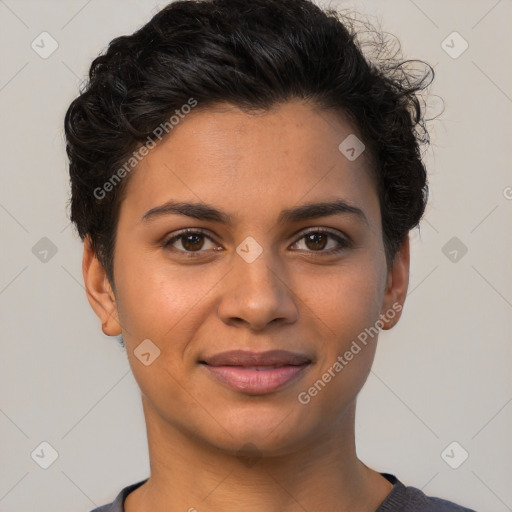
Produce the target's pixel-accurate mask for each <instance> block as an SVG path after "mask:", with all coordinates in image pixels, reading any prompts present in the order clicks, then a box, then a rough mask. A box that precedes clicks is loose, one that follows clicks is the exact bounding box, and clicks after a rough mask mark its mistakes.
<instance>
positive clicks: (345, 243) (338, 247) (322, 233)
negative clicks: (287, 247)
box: [294, 228, 350, 254]
mask: <svg viewBox="0 0 512 512" xmlns="http://www.w3.org/2000/svg"><path fill="white" fill-rule="evenodd" d="M329 238H330V239H332V240H334V241H335V243H334V247H331V248H330V249H329V250H324V249H325V248H326V247H327V245H328V239H329ZM302 240H304V243H305V246H306V250H309V251H311V252H321V253H326V254H337V253H339V252H341V251H343V250H345V249H348V248H349V247H350V242H349V240H348V239H347V238H345V237H343V236H341V235H339V234H337V233H333V232H332V231H330V230H326V229H325V228H315V229H312V230H310V231H308V232H306V233H303V235H302V237H301V238H300V239H299V240H298V241H297V242H295V244H294V245H298V244H299V243H300V242H301V241H302Z"/></svg>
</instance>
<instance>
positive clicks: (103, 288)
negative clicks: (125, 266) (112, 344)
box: [82, 236, 122, 336]
mask: <svg viewBox="0 0 512 512" xmlns="http://www.w3.org/2000/svg"><path fill="white" fill-rule="evenodd" d="M82 273H83V278H84V285H85V291H86V294H87V300H88V301H89V304H90V305H91V307H92V309H93V310H94V312H95V313H96V315H97V316H98V318H99V319H100V322H101V328H102V330H103V332H104V333H105V334H106V335H107V336H118V335H119V334H121V333H122V329H121V325H120V323H119V315H118V311H117V303H116V300H115V296H114V292H113V290H112V287H111V286H110V283H109V281H108V278H107V275H106V272H105V269H104V268H103V265H102V264H101V263H100V261H99V260H98V257H97V255H96V253H95V252H94V250H93V249H92V247H91V241H90V237H89V236H86V237H85V239H84V253H83V259H82Z"/></svg>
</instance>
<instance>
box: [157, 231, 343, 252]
mask: <svg viewBox="0 0 512 512" xmlns="http://www.w3.org/2000/svg"><path fill="white" fill-rule="evenodd" d="M317 233H319V234H325V235H328V236H329V237H331V238H333V239H334V240H335V241H336V242H338V244H339V245H340V247H338V248H337V249H330V250H328V251H325V250H318V251H308V252H312V253H320V254H322V253H323V254H328V255H334V254H338V253H340V252H342V251H344V250H346V249H348V248H350V246H351V243H350V241H349V240H348V239H347V238H345V237H342V236H340V235H338V234H337V233H333V232H332V231H330V230H328V229H326V228H314V229H310V230H309V231H306V232H303V233H302V234H301V236H300V238H299V239H298V240H297V241H296V242H295V243H294V244H293V245H295V244H297V243H298V242H299V241H300V240H302V239H304V238H305V237H306V236H308V235H310V234H317ZM187 235H203V236H204V237H206V238H208V239H209V240H210V241H212V242H214V243H215V240H213V238H212V237H210V236H209V235H208V234H207V233H206V232H205V231H203V230H202V229H191V228H189V229H184V230H183V231H180V232H179V233H177V234H176V235H174V236H172V237H171V238H169V239H167V240H166V241H164V242H163V244H162V246H163V247H164V249H169V248H170V246H171V245H172V244H173V243H174V242H176V241H177V240H179V239H181V238H184V237H185V236H187ZM170 250H172V251H176V252H178V253H182V254H183V255H184V256H185V257H186V258H197V257H200V254H201V253H204V252H206V251H202V250H199V251H185V250H181V249H175V248H172V249H170Z"/></svg>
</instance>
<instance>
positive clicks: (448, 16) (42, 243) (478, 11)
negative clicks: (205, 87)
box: [0, 0, 512, 512]
mask: <svg viewBox="0 0 512 512" xmlns="http://www.w3.org/2000/svg"><path fill="white" fill-rule="evenodd" d="M163 5H165V3H160V4H158V3H157V2H156V1H155V0H137V1H136V0H123V1H121V0H89V1H87V0H72V1H48V0H45V1H40V0H0V56H1V68H0V112H1V136H0V144H1V148H2V151H1V187H0V223H1V233H0V234H1V244H2V246H1V247H2V250H1V253H0V318H1V324H0V326H1V354H0V511H9V512H36V511H37V512H50V511H52V512H70V511H72V510H74V511H76V512H86V511H88V510H90V509H92V508H94V507H95V506H97V505H100V504H104V503H107V502H110V501H112V500H113V498H114V497H115V496H116V495H117V493H118V492H119V491H120V489H121V488H122V487H124V486H126V485H128V484H131V483H134V482H136V481H139V480H142V479H145V478H147V476H148V475H149V462H148V455H147V442H146V434H145V425H144V420H143V415H142V408H141V403H140V396H139V390H138V387H137V385H136V383H135V381H134V379H133V377H132V374H131V371H130V369H129V366H128V362H127V358H126V353H125V352H124V351H123V349H122V348H121V347H120V345H119V344H118V342H117V340H116V339H115V338H109V337H106V336H105V335H103V334H102V332H101V328H100V324H99V321H98V320H97V318H96V317H95V315H94V314H93V312H92V310H91V309H90V307H89V304H88V302H87V300H86V297H85V293H84V289H83V285H82V275H81V255H82V245H81V243H80V241H79V239H78V237H77V235H76V234H75V232H74V231H73V229H72V227H71V226H70V224H69V219H68V213H69V211H68V208H67V201H68V198H69V189H68V175H67V161H66V157H65V151H64V140H63V118H64V114H65V111H66V109H67V107H68V105H69V103H70V102H71V101H72V99H73V98H74V97H75V96H76V95H77V94H78V87H79V84H80V82H81V80H82V79H83V77H84V76H85V75H86V74H87V72H88V68H89V65H90V63H91V61H92V59H93V58H94V57H95V56H96V55H97V54H98V53H99V52H100V51H102V50H103V49H104V48H105V47H106V46H107V45H108V43H109V42H110V40H111V39H113V38H114V37H116V36H118V35H122V34H127V33H132V32H133V31H134V30H136V29H137V28H139V27H140V26H142V25H143V24H144V23H145V22H146V21H148V20H149V19H150V17H151V16H152V15H153V14H154V13H155V12H156V10H157V9H158V7H159V6H160V7H163ZM323 5H325V4H323ZM330 5H331V6H332V7H336V6H340V7H349V8H350V7H354V8H355V9H357V11H359V12H360V13H363V14H365V15H366V16H368V18H369V20H370V21H372V22H374V23H375V24H377V25H379V24H380V26H381V28H382V29H384V30H385V31H387V32H390V33H392V34H395V35H396V36H398V38H399V39H400V41H401V43H402V49H403V52H404V55H405V56H406V57H409V58H421V59H423V60H426V61H428V62H430V63H431V64H432V65H433V66H434V68H435V71H436V80H435V82H434V84H433V86H432V88H431V92H432V94H435V95H438V96H440V97H441V98H442V99H443V101H444V112H443V114H442V116H441V117H440V118H438V119H437V120H436V121H434V122H432V123H431V124H430V126H429V128H430V133H431V137H432V145H431V147H430V149H429V151H428V152H427V154H426V156H425V158H426V162H427V164H428V171H429V180H430V202H429V206H428V209H427V213H426V216H425V218H424V220H423V222H422V223H421V229H420V230H417V229H416V230H414V231H413V232H412V233H411V241H412V254H411V274H410V287H409V295H408V298H407V301H406V305H405V309H404V314H403V317H402V319H401V321H400V322H399V324H398V325H397V326H396V327H395V328H394V329H393V330H391V331H389V332H383V333H382V334H381V336H380V339H379V345H378V350H377V355H376V360H375V364H374V367H373V371H372V373H371V374H370V377H369V378H368V381H367V383H366V385H365V387H364V389H363V391H362V393H361V395H360V398H359V406H358V413H357V424H356V437H357V449H358V454H359V456H360V458H361V459H362V460H363V461H364V462H365V463H366V464H367V465H369V466H370V467H373V468H374V469H376V470H379V471H386V472H391V473H393V474H395V475H396V476H397V477H398V478H399V479H401V480H402V481H403V482H404V483H405V484H407V485H414V486H416V487H419V488H421V489H423V490H424V492H425V493H426V494H428V495H433V496H442V497H444V498H447V499H450V500H453V501H456V502H458V503H461V504H463V505H466V506H470V507H471V508H474V509H475V510H477V511H491V510H492V511H495V512H505V511H507V510H512V486H511V485H510V482H511V481H512V440H511V436H510V432H512V428H511V427H512V403H511V402H512V377H511V375H512V344H511V341H512V340H511V334H510V333H511V329H512V266H511V265H510V261H511V254H512V199H511V198H512V188H511V187H512V174H511V144H510V141H511V135H512V134H511V124H510V117H511V115H512V99H511V98H512V71H511V67H510V64H509V63H510V62H511V57H512V55H511V54H512V45H511V43H512V36H511V33H510V19H512V2H511V1H510V0H499V1H496V0H481V1H468V0H451V1H449V2H446V1H440V0H437V1H425V0H414V1H412V0H411V1H409V0H380V1H356V2H331V4H330ZM42 32H47V35H46V34H45V35H41V33H42ZM454 32H456V34H454ZM41 38H44V41H45V42H44V43H41ZM53 41H55V42H53ZM33 42H34V43H33ZM55 44H57V45H58V47H56V49H55V51H54V52H53V53H52V54H51V55H49V56H46V58H43V56H41V53H43V54H44V51H46V52H49V51H50V50H51V49H52V45H54V46H55ZM466 45H467V48H466ZM43 47H44V48H43ZM464 48H466V49H465V51H462V50H464ZM43 50H44V51H43ZM438 107H439V102H438V100H435V98H434V99H433V100H432V108H433V111H437V110H439V108H438ZM41 443H49V445H50V446H51V448H50V446H48V445H47V444H41ZM453 443H456V444H453ZM52 450H55V453H54V452H53V451H52ZM41 453H44V454H45V457H46V458H47V459H46V460H47V461H48V460H50V459H48V457H51V456H52V454H54V457H53V458H55V457H57V458H56V459H55V461H54V462H53V463H52V464H51V465H50V466H49V467H48V468H47V469H44V468H43V467H41V464H42V463H43V461H42V459H43V458H44V457H42V456H41V457H39V458H38V456H37V454H40V455H41ZM466 453H467V454H468V456H467V458H466V459H465V460H463V459H464V457H465V456H466V455H465V454H466ZM461 461H463V462H461ZM448 462H449V463H450V464H451V465H450V464H448ZM451 466H458V467H457V468H453V467H451Z"/></svg>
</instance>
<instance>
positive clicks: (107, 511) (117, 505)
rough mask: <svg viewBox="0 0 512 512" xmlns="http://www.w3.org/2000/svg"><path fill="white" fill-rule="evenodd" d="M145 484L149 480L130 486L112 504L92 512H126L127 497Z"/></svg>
mask: <svg viewBox="0 0 512 512" xmlns="http://www.w3.org/2000/svg"><path fill="white" fill-rule="evenodd" d="M145 482H147V479H146V480H141V481H140V482H137V483H135V484H131V485H128V486H127V487H125V488H124V489H122V490H121V491H120V492H119V494H118V495H117V496H116V499H115V500H114V501H113V502H112V503H108V504H107V505H102V506H101V507H98V508H95V509H93V510H91V511H90V512H124V500H125V499H126V496H128V494H130V493H131V492H132V491H134V490H135V489H137V488H138V487H140V486H141V485H142V484H143V483H145Z"/></svg>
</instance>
